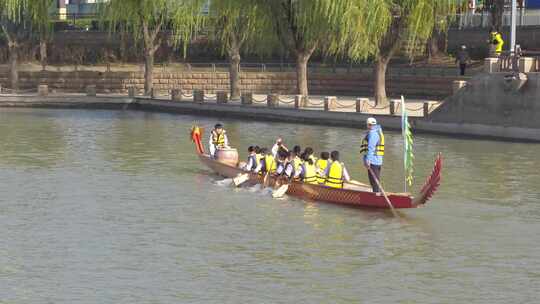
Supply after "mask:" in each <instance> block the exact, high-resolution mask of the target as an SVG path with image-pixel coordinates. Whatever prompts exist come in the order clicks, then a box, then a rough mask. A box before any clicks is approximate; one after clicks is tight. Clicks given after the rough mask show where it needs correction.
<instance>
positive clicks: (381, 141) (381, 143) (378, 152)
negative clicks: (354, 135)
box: [360, 130, 384, 156]
mask: <svg viewBox="0 0 540 304" xmlns="http://www.w3.org/2000/svg"><path fill="white" fill-rule="evenodd" d="M368 136H369V133H368V134H367V135H366V137H364V139H363V140H362V145H361V146H360V153H367V151H368ZM375 155H377V156H384V134H383V132H382V131H381V130H379V142H378V143H377V147H375Z"/></svg>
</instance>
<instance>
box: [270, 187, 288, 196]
mask: <svg viewBox="0 0 540 304" xmlns="http://www.w3.org/2000/svg"><path fill="white" fill-rule="evenodd" d="M287 190H289V184H285V185H281V187H279V188H277V189H276V190H274V191H273V192H272V197H273V198H280V197H283V196H284V195H285V193H286V192H287Z"/></svg>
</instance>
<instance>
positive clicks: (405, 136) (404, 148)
mask: <svg viewBox="0 0 540 304" xmlns="http://www.w3.org/2000/svg"><path fill="white" fill-rule="evenodd" d="M406 111H407V109H406V108H405V97H403V95H401V135H402V136H403V181H404V183H403V189H404V191H403V192H404V193H407V164H406V159H407V131H406V130H405V128H406V125H405V112H406Z"/></svg>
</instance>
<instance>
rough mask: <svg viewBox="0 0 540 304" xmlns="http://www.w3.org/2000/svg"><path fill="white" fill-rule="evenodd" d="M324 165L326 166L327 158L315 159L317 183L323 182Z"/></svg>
mask: <svg viewBox="0 0 540 304" xmlns="http://www.w3.org/2000/svg"><path fill="white" fill-rule="evenodd" d="M326 167H328V160H327V159H319V160H317V169H318V170H317V182H318V183H319V184H324V181H325V176H324V171H325V170H326Z"/></svg>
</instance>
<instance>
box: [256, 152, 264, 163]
mask: <svg viewBox="0 0 540 304" xmlns="http://www.w3.org/2000/svg"><path fill="white" fill-rule="evenodd" d="M263 158H264V155H262V154H260V153H259V154H255V160H256V161H257V166H258V165H259V164H260V163H261V159H263Z"/></svg>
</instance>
